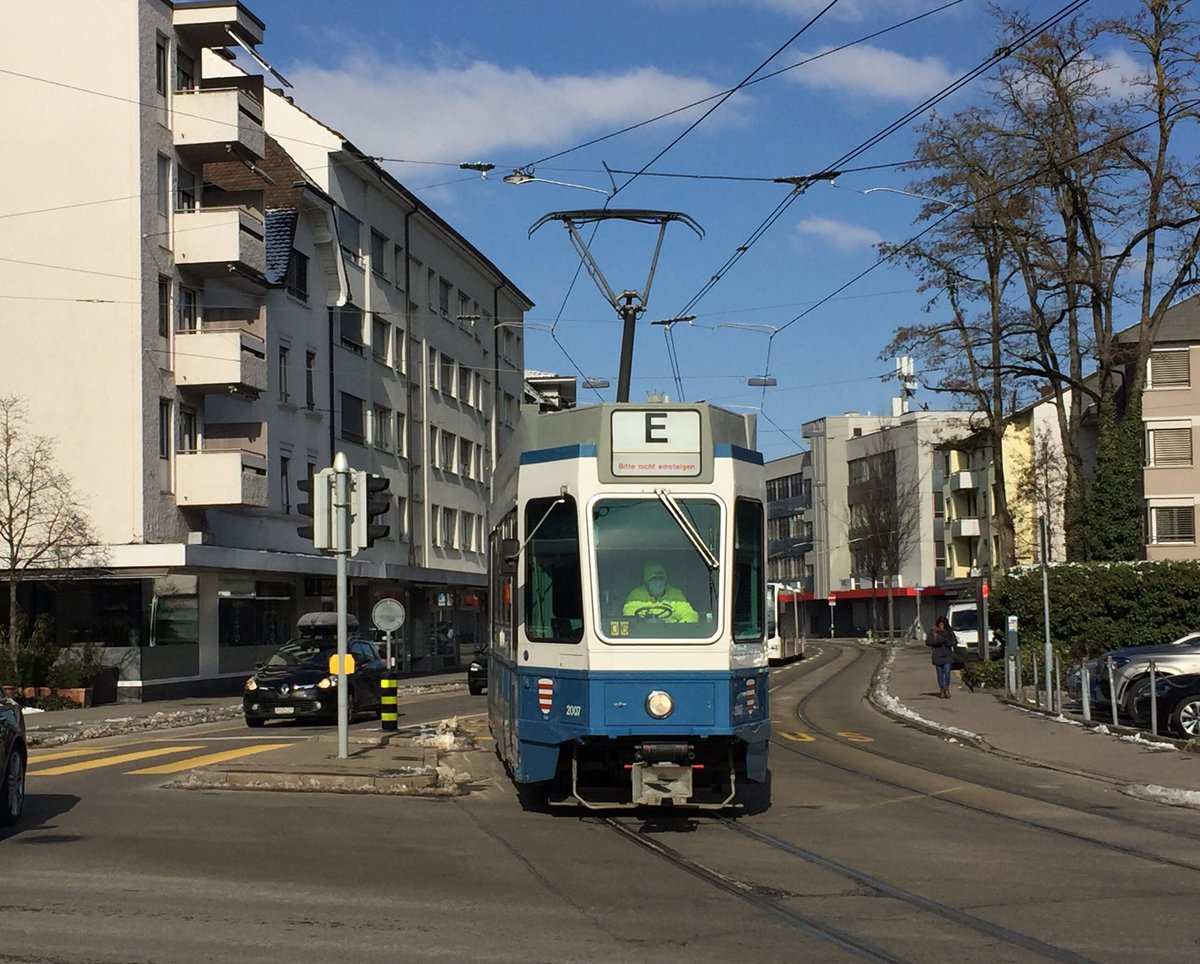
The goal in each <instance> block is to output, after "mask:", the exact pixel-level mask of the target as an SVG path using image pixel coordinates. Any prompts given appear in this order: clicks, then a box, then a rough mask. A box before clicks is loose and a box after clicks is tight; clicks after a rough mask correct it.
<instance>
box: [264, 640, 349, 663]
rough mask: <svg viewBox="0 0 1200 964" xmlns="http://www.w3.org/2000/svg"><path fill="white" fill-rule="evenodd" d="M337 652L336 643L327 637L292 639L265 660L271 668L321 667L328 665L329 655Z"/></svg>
mask: <svg viewBox="0 0 1200 964" xmlns="http://www.w3.org/2000/svg"><path fill="white" fill-rule="evenodd" d="M336 652H337V644H336V643H334V642H333V641H332V640H328V639H293V640H292V641H291V642H289V643H286V644H284V645H283V646H280V647H279V649H277V650H275V652H273V653H272V654H271V657H270V659H268V660H267V666H269V667H271V668H273V669H282V668H285V667H292V668H300V667H303V668H304V669H313V668H316V669H321V668H323V667H326V666H328V665H329V657H330V656H332V655H333V654H334V653H336Z"/></svg>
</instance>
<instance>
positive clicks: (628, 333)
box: [617, 292, 638, 402]
mask: <svg viewBox="0 0 1200 964" xmlns="http://www.w3.org/2000/svg"><path fill="white" fill-rule="evenodd" d="M624 298H625V304H623V305H622V306H621V308H620V311H621V317H622V318H623V319H625V327H624V331H623V332H622V334H621V368H620V371H618V373H617V401H618V402H627V401H629V380H630V377H631V376H632V374H633V336H634V332H635V330H636V329H635V326H634V323H635V322H636V321H637V316H638V306H637V305H636V304H634V302H633V298H634V295H633V294H632V292H626V293H625V295H624Z"/></svg>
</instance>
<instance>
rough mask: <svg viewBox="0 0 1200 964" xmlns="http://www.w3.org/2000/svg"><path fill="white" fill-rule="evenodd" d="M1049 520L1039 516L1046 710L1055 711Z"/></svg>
mask: <svg viewBox="0 0 1200 964" xmlns="http://www.w3.org/2000/svg"><path fill="white" fill-rule="evenodd" d="M1047 522H1048V520H1047V519H1046V517H1045V516H1044V515H1042V516H1038V532H1039V534H1040V536H1041V542H1042V625H1043V626H1044V627H1045V631H1046V639H1045V643H1044V647H1045V658H1046V708H1047V709H1053V707H1054V704H1053V702H1052V699H1051V694H1050V666H1051V662H1052V660H1053V658H1054V657H1053V650H1052V649H1051V647H1050V586H1049V579H1048V577H1047V575H1046V557H1047V553H1048V551H1049V546H1048V545H1047V543H1048V542H1049V537H1050V535H1049V532H1048V531H1047Z"/></svg>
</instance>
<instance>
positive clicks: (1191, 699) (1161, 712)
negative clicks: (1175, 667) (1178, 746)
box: [1132, 673, 1200, 740]
mask: <svg viewBox="0 0 1200 964" xmlns="http://www.w3.org/2000/svg"><path fill="white" fill-rule="evenodd" d="M1154 694H1155V703H1156V708H1157V711H1158V732H1159V733H1169V734H1171V735H1172V736H1178V737H1180V738H1182V739H1184V740H1192V739H1195V738H1196V737H1200V673H1180V674H1179V675H1177V676H1164V677H1163V678H1162V679H1160V680H1158V682H1157V685H1156V686H1155V690H1154ZM1132 715H1133V716H1134V718H1135V719H1139V720H1149V719H1150V690H1149V689H1148V688H1147V689H1146V690H1145V691H1144V692H1142V693H1140V694H1139V695H1138V696H1137V698H1136V699H1135V700H1134V706H1133V714H1132Z"/></svg>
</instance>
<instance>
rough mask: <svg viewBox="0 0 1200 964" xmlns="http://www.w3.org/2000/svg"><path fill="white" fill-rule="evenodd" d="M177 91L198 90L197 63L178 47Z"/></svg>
mask: <svg viewBox="0 0 1200 964" xmlns="http://www.w3.org/2000/svg"><path fill="white" fill-rule="evenodd" d="M175 89H176V90H195V89H196V61H194V60H193V59H192V57H191V54H186V53H184V52H183V51H182V50H180V49H179V48H178V47H176V48H175Z"/></svg>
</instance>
